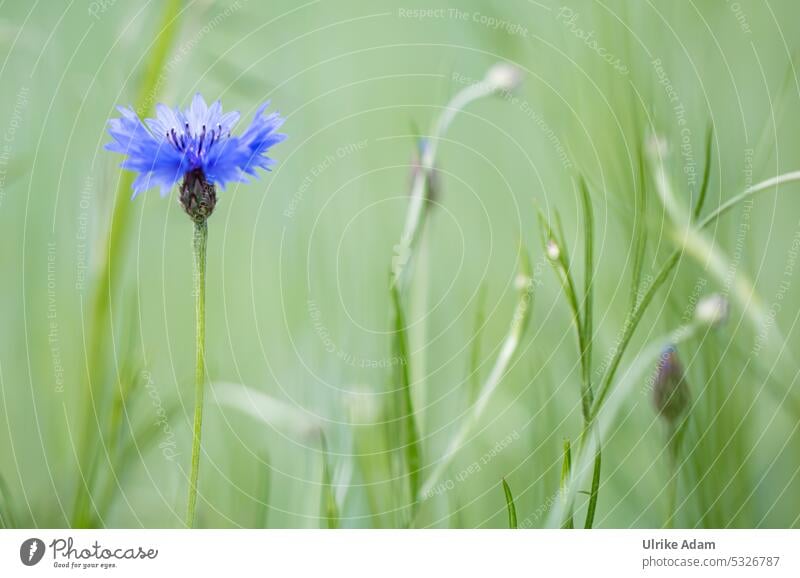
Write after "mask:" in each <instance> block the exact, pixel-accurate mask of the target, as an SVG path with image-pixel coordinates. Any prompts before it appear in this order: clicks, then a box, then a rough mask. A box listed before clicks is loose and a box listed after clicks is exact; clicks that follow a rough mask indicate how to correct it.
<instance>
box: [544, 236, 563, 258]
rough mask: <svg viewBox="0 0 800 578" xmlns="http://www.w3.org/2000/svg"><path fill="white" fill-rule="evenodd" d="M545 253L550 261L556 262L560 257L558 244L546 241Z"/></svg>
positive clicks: (550, 240) (551, 240)
mask: <svg viewBox="0 0 800 578" xmlns="http://www.w3.org/2000/svg"><path fill="white" fill-rule="evenodd" d="M545 252H546V253H547V257H548V258H549V259H550V260H551V261H558V258H559V257H561V249H560V248H559V247H558V243H556V242H555V240H554V239H548V240H547V243H546V244H545Z"/></svg>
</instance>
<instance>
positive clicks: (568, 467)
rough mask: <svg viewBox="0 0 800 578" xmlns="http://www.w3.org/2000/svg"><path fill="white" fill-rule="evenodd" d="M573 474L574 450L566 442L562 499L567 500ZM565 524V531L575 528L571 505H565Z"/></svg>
mask: <svg viewBox="0 0 800 578" xmlns="http://www.w3.org/2000/svg"><path fill="white" fill-rule="evenodd" d="M571 472H572V449H571V448H570V443H569V440H564V457H563V459H562V461H561V483H560V488H561V499H562V500H566V499H567V482H568V480H569V476H570V473H571ZM564 512H565V514H564V522H563V523H562V524H561V527H562V528H564V529H572V528H574V527H575V523H574V522H573V521H572V508H571V507H570V506H569V504H566V503H565V506H564Z"/></svg>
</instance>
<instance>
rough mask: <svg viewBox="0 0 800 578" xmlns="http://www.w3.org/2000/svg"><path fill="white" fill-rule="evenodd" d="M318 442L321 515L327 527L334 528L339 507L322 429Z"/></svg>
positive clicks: (337, 522) (337, 520) (336, 526)
mask: <svg viewBox="0 0 800 578" xmlns="http://www.w3.org/2000/svg"><path fill="white" fill-rule="evenodd" d="M319 444H320V450H321V451H322V513H323V516H322V517H323V518H324V519H325V524H326V526H327V528H328V529H329V530H335V529H336V528H338V527H339V507H338V506H337V505H336V493H335V491H334V489H333V476H331V469H330V462H329V459H328V444H327V442H326V441H325V434H324V433H323V432H322V431H320V432H319Z"/></svg>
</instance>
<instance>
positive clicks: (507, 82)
mask: <svg viewBox="0 0 800 578" xmlns="http://www.w3.org/2000/svg"><path fill="white" fill-rule="evenodd" d="M484 82H486V83H487V84H489V85H490V86H491V87H492V89H493V90H496V91H500V92H511V91H512V90H514V89H515V88H517V87H518V86H519V85H520V83H522V71H521V70H520V69H519V68H518V67H516V66H514V65H513V64H509V63H508V62H498V63H497V64H495V65H494V66H492V67H491V68H490V69H489V70H488V71H487V72H486V77H485V78H484Z"/></svg>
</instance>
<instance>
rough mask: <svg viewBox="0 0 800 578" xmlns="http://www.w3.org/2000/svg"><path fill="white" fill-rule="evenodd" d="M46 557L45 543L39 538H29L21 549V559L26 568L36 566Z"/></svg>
mask: <svg viewBox="0 0 800 578" xmlns="http://www.w3.org/2000/svg"><path fill="white" fill-rule="evenodd" d="M42 556H44V542H42V541H41V540H40V539H39V538H28V539H27V540H25V541H24V542H23V543H22V546H20V547H19V559H20V560H22V563H23V564H25V565H26V566H34V565H36V564H38V563H39V561H40V560H41V559H42Z"/></svg>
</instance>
